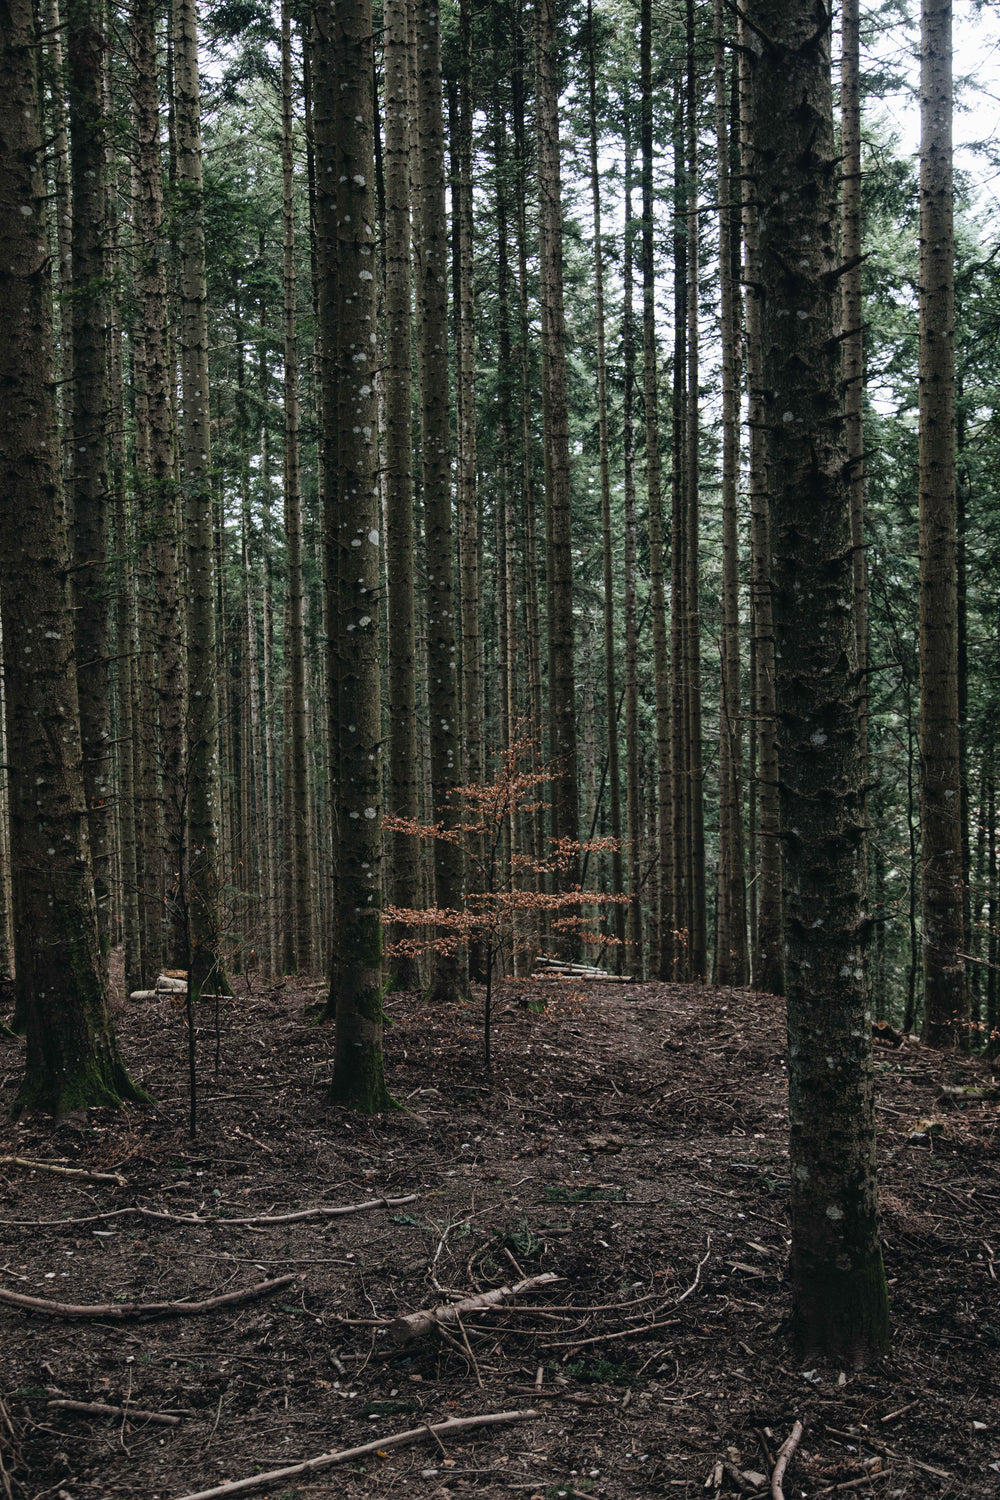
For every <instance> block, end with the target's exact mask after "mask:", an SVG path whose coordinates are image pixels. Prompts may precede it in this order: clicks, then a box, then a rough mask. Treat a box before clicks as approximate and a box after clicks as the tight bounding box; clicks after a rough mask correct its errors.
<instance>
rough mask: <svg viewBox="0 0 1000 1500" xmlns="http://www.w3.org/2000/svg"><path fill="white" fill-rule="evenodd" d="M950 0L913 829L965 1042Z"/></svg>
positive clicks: (934, 111)
mask: <svg viewBox="0 0 1000 1500" xmlns="http://www.w3.org/2000/svg"><path fill="white" fill-rule="evenodd" d="M951 112H952V67H951V0H923V6H922V9H921V67H920V123H921V138H920V424H919V449H920V769H921V777H920V827H921V853H922V861H923V869H922V885H921V889H922V900H921V921H922V926H923V964H924V1026H923V1038H924V1041H925V1042H926V1043H927V1044H928V1045H929V1046H934V1047H967V1046H968V1043H969V1032H968V1022H969V997H968V994H967V992H966V988H965V965H964V960H963V958H962V952H963V948H962V829H961V806H962V795H961V775H960V765H959V760H960V757H959V733H958V602H957V590H958V581H957V562H956V550H957V521H956V500H955V342H954V341H955V235H954V222H953V206H952V148H951V124H952V121H951Z"/></svg>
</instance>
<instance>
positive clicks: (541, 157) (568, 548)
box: [535, 0, 580, 885]
mask: <svg viewBox="0 0 1000 1500" xmlns="http://www.w3.org/2000/svg"><path fill="white" fill-rule="evenodd" d="M535 19H536V38H535V41H536V54H535V109H536V129H537V137H538V195H539V216H538V231H539V262H540V264H539V272H540V296H541V301H542V384H543V395H544V400H543V419H544V426H545V472H546V495H545V508H546V525H545V535H546V560H545V561H546V575H547V592H548V647H549V735H550V747H549V749H550V755H551V759H552V763H553V766H554V768H555V769H556V771H557V773H558V776H559V780H558V782H557V783H556V786H555V788H554V790H553V797H552V802H553V821H552V832H553V835H554V836H555V837H556V838H557V839H567V840H570V841H571V842H575V841H576V840H577V839H579V837H580V831H579V806H578V795H577V775H576V771H577V768H576V684H575V672H574V659H573V644H574V641H573V637H574V632H573V551H572V529H571V516H570V455H569V404H568V395H567V386H566V314H565V308H564V305H563V223H562V178H561V170H560V158H559V79H558V63H557V56H556V14H555V4H554V0H537V4H536V9H535ZM575 879H576V877H575V876H574V875H573V873H572V871H570V873H569V875H568V883H569V884H571V885H572V884H574V883H575Z"/></svg>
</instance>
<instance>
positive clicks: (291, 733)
mask: <svg viewBox="0 0 1000 1500" xmlns="http://www.w3.org/2000/svg"><path fill="white" fill-rule="evenodd" d="M292 130H293V125H292V26H291V17H290V15H289V9H288V3H287V0H283V4H282V10H281V177H282V223H283V234H282V246H283V265H284V277H283V280H284V333H285V347H284V406H285V463H284V497H285V541H286V545H287V549H288V553H287V564H288V634H287V637H286V641H285V659H286V661H287V664H288V675H289V689H290V695H289V696H290V704H289V706H290V709H291V714H290V723H289V724H288V725H287V726H286V737H285V743H286V746H287V748H288V759H287V762H286V766H285V775H286V777H287V778H288V784H289V789H290V793H291V818H290V820H289V826H288V828H287V829H286V846H287V856H286V857H287V858H288V860H289V861H290V864H291V887H292V890H291V895H292V912H291V913H290V920H289V922H288V926H287V928H286V937H285V944H286V949H285V966H286V969H290V970H291V971H293V972H296V973H300V974H307V973H309V972H310V970H311V968H312V957H313V955H312V899H313V891H312V880H311V879H310V864H311V859H310V851H311V845H312V840H311V838H310V829H309V762H308V750H307V743H308V735H309V724H308V705H307V702H306V638H305V630H306V622H305V596H304V591H303V583H302V473H301V465H300V460H299V356H298V340H297V337H296V332H295V197H294V189H295V158H294V155H293V144H294V142H293V134H292ZM289 939H290V940H291V941H289ZM289 950H290V951H289Z"/></svg>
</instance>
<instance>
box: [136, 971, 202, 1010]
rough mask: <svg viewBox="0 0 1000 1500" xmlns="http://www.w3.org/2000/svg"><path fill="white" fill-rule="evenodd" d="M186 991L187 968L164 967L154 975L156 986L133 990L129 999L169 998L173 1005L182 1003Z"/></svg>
mask: <svg viewBox="0 0 1000 1500" xmlns="http://www.w3.org/2000/svg"><path fill="white" fill-rule="evenodd" d="M187 992H188V977H187V969H164V971H163V973H162V974H158V975H157V976H156V986H155V988H154V989H151V990H133V991H132V993H131V995H129V999H130V1000H165V999H166V1000H170V1002H171V1003H172V1004H173V1005H183V1003H184V1000H185V998H186V996H187Z"/></svg>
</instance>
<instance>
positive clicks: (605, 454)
mask: <svg viewBox="0 0 1000 1500" xmlns="http://www.w3.org/2000/svg"><path fill="white" fill-rule="evenodd" d="M587 28H588V31H587V35H588V42H589V50H588V54H587V70H588V107H589V115H588V119H589V125H590V193H591V199H592V201H593V205H594V315H595V318H596V322H597V423H598V445H599V452H600V467H601V555H602V560H603V574H604V703H605V709H604V712H605V723H606V732H607V739H608V802H609V804H610V809H609V810H610V824H611V837H612V838H613V839H614V841H615V847H614V849H613V850H612V854H611V889H612V893H613V894H614V895H616V896H620V895H621V894H622V892H623V890H624V889H625V884H624V869H623V865H622V850H621V843H622V806H621V798H622V792H621V771H620V768H619V764H618V714H617V706H618V689H617V686H616V672H615V654H616V643H615V591H614V576H615V575H614V564H615V558H614V538H613V535H612V530H611V460H610V454H609V445H608V362H607V348H606V344H607V341H606V334H605V319H604V245H603V239H602V234H601V179H600V174H599V172H598V160H597V61H596V56H595V52H596V49H595V45H594V13H593V4H592V0H587ZM644 98H645V95H644ZM643 130H645V115H644V116H643ZM643 140H644V141H645V135H644V136H643ZM644 165H645V159H644ZM643 188H644V190H645V177H644V178H643ZM643 244H644V249H645V240H644V242H643ZM643 307H644V309H645V303H644V304H643ZM644 316H645V312H644ZM643 328H644V329H645V322H644V323H643ZM654 378H655V377H654ZM648 441H649V439H648V437H647V444H648ZM651 488H652V487H651ZM650 514H651V516H652V505H651V506H650ZM661 530H662V527H661ZM650 532H651V533H652V522H651V524H650ZM650 550H651V551H654V547H653V538H652V534H651V536H650ZM656 551H658V554H659V566H660V579H659V581H660V613H661V616H662V613H663V597H662V596H663V572H662V569H663V560H662V559H663V545H662V538H661V541H660V545H659V548H658V549H656ZM652 567H653V573H654V580H655V576H656V552H654V557H653V562H652ZM654 591H655V584H654ZM655 607H656V605H655V601H654V609H655ZM657 684H658V688H657V691H658V692H659V676H657ZM659 727H660V715H659V697H657V731H658V732H659ZM667 753H668V755H669V740H668V744H667ZM613 912H614V924H615V939H616V941H617V948H616V950H615V959H614V968H615V971H616V972H617V973H619V974H620V973H621V972H622V965H623V962H624V955H625V907H624V906H623V905H622V904H621V903H620V902H618V903H616V904H615V906H614V908H613Z"/></svg>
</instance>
